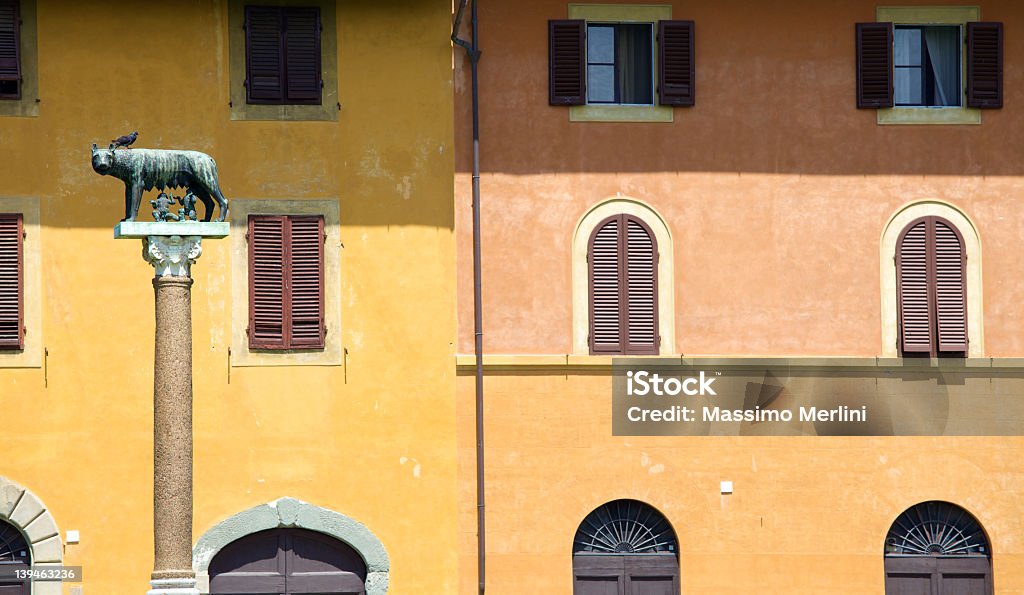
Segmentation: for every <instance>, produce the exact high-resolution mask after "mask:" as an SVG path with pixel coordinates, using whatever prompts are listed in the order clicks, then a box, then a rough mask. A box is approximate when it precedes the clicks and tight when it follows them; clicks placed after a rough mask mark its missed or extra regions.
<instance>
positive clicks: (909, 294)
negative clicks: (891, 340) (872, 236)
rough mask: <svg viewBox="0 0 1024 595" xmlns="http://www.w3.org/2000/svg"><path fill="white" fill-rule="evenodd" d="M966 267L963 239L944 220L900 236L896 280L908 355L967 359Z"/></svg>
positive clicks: (913, 226) (926, 221)
mask: <svg viewBox="0 0 1024 595" xmlns="http://www.w3.org/2000/svg"><path fill="white" fill-rule="evenodd" d="M966 263H967V255H966V251H965V248H964V240H963V236H961V234H960V231H959V230H958V229H957V228H956V226H955V225H953V224H952V223H950V222H949V221H948V220H946V219H943V218H942V217H934V216H928V217H921V218H919V219H917V220H915V221H912V222H911V223H910V224H909V225H907V226H906V227H905V228H904V229H903V231H902V232H901V233H900V236H899V240H898V241H897V243H896V281H897V293H898V295H897V298H898V308H899V325H900V330H899V348H900V353H901V354H902V355H904V356H926V357H927V356H930V357H965V356H966V354H967V351H968V334H967V282H966V279H967V275H966Z"/></svg>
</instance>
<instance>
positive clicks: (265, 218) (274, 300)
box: [249, 215, 288, 349]
mask: <svg viewBox="0 0 1024 595" xmlns="http://www.w3.org/2000/svg"><path fill="white" fill-rule="evenodd" d="M286 223H287V218H286V217H283V216H278V215H252V216H250V217H249V347H250V348H251V349H284V348H285V347H286V346H287V342H286V337H285V332H284V331H285V328H287V327H286V326H285V324H286V321H285V315H286V313H287V311H286V306H287V304H286V300H287V293H286V291H285V278H286V275H287V274H288V270H287V258H286V254H285V250H286V242H285V234H286Z"/></svg>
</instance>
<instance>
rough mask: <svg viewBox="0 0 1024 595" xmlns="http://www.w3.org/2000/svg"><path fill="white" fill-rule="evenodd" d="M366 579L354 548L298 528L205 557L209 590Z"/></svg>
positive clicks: (332, 585) (316, 592) (336, 586)
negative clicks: (208, 574)
mask: <svg viewBox="0 0 1024 595" xmlns="http://www.w3.org/2000/svg"><path fill="white" fill-rule="evenodd" d="M365 580H366V564H365V563H364V562H363V559H362V558H361V557H360V556H359V554H358V553H357V552H356V551H355V550H353V549H352V548H351V547H349V546H348V545H347V544H345V543H342V542H341V541H338V540H337V539H334V538H332V537H329V536H327V535H323V534H321V533H317V532H315V531H307V530H303V529H271V530H269V531H260V532H259V533H253V534H251V535H247V536H245V537H243V538H241V539H239V540H237V541H234V542H232V543H230V544H228V545H227V546H225V547H224V548H223V549H222V550H221V551H220V552H219V553H218V554H217V555H216V556H215V557H214V558H213V560H212V561H211V562H210V593H211V595H243V594H245V595H328V594H329V595H364V594H365V590H364V581H365ZM0 595H6V594H2V593H0Z"/></svg>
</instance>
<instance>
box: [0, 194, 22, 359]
mask: <svg viewBox="0 0 1024 595" xmlns="http://www.w3.org/2000/svg"><path fill="white" fill-rule="evenodd" d="M21 240H22V218H21V215H20V214H7V215H4V214H0V349H23V348H24V347H25V345H24V328H25V327H24V323H25V322H24V321H25V312H24V308H25V299H24V291H25V290H24V272H23V270H22V267H23V265H22V262H23V254H22V241H21Z"/></svg>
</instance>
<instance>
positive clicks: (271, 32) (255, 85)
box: [245, 6, 284, 103]
mask: <svg viewBox="0 0 1024 595" xmlns="http://www.w3.org/2000/svg"><path fill="white" fill-rule="evenodd" d="M283 21H284V15H283V14H282V12H281V9H280V8H279V7H276V6H246V7H245V60H246V68H245V72H246V78H245V92H246V98H247V101H248V102H249V103H280V102H281V101H282V100H283V99H284V43H283V36H284V22H283Z"/></svg>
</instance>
